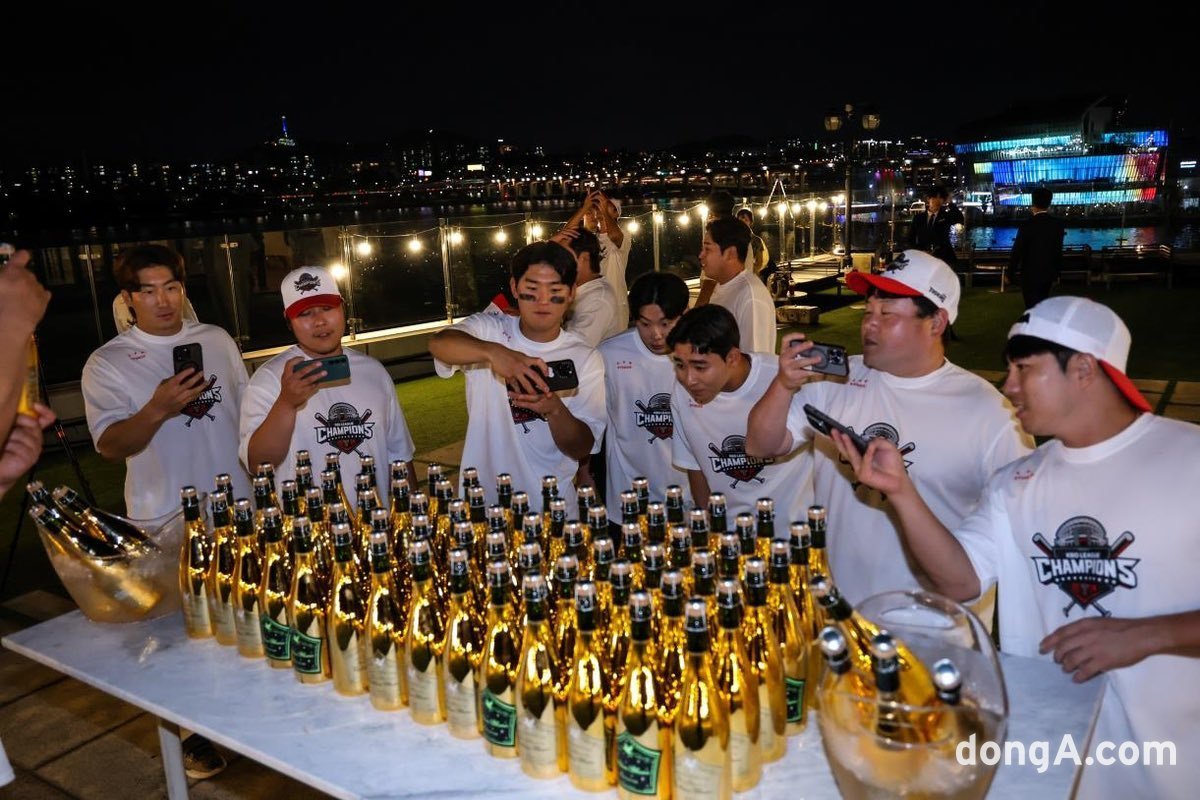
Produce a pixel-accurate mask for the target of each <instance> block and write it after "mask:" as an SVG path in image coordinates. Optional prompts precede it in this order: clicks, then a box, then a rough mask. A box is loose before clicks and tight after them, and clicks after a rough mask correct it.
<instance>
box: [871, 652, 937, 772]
mask: <svg viewBox="0 0 1200 800" xmlns="http://www.w3.org/2000/svg"><path fill="white" fill-rule="evenodd" d="M897 656H898V652H897V647H896V642H895V640H894V639H893V638H892V636H891V634H889V633H888V632H887V631H880V632H879V633H877V634H876V635H875V636H874V637H873V638H872V639H871V657H872V670H873V674H874V677H875V735H876V736H878V737H879V738H880V739H881V740H882V742H881V744H882V745H883V746H884V747H885V748H887V749H904V748H907V747H911V746H912V745H916V744H920V743H922V742H923V741H925V740H926V736H925V734H926V733H927V731H924V730H922V729H921V728H920V727H919V726H918V725H917V724H914V723H915V722H916V721H917V720H914V719H913V717H914V715H913V714H912V713H911V712H909V711H908V710H907V709H905V708H904V698H903V696H902V694H901V677H900V663H899V660H898V658H897Z"/></svg>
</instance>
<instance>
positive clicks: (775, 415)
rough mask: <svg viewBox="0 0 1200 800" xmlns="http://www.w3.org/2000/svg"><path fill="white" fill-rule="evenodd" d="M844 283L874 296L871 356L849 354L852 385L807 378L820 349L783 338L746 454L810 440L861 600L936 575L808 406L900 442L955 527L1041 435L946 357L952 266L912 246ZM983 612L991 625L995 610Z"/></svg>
mask: <svg viewBox="0 0 1200 800" xmlns="http://www.w3.org/2000/svg"><path fill="white" fill-rule="evenodd" d="M846 282H847V285H848V286H849V287H850V288H851V289H853V290H854V291H856V292H859V293H860V294H865V295H867V301H866V311H865V312H864V313H863V318H862V345H863V354H862V356H854V357H852V358H851V359H850V375H849V379H848V381H847V382H846V383H844V384H838V383H834V382H831V381H824V382H819V383H816V382H814V383H809V381H810V380H811V379H812V378H813V377H815V374H814V373H813V372H811V371H810V370H809V369H808V367H809V366H811V365H812V364H814V363H816V361H817V359H815V358H810V357H808V355H807V353H808V349H809V348H810V347H811V344H809V343H808V342H806V341H805V337H804V336H803V335H802V334H791V335H789V336H786V337H784V340H783V347H782V349H781V353H780V356H779V372H778V374H777V375H776V377H775V380H774V381H773V382H772V384H771V386H770V387H769V388H768V389H767V391H766V393H765V394H764V395H763V397H762V399H760V400H759V401H758V403H757V404H756V405H755V407H754V409H753V410H751V412H750V418H749V426H748V431H747V435H746V452H747V453H750V454H751V455H755V456H759V457H778V456H780V455H782V454H783V453H789V452H791V451H792V450H794V449H795V448H796V447H797V446H798V445H800V444H804V443H806V442H808V441H809V440H812V442H813V448H814V454H813V455H814V458H815V459H816V463H815V464H814V470H813V495H814V497H815V498H816V501H817V502H818V503H823V504H825V505H826V506H827V507H828V511H829V521H828V543H827V547H828V550H829V558H830V564H831V569H832V571H833V576H832V577H833V579H834V581H835V582H837V584H838V587H839V589H841V591H842V594H843V595H844V596H845V597H846V598H847V599H848V600H850V602H852V603H857V602H859V601H861V600H863V599H864V598H866V597H869V596H870V595H873V594H876V593H878V592H883V591H889V590H893V589H910V588H917V587H918V586H920V585H922V584H924V583H926V582H925V581H924V579H923V576H922V575H921V572H920V570H919V569H916V570H914V569H913V566H912V564H911V559H910V556H909V554H908V552H907V549H906V548H905V546H904V544H903V541H902V539H901V537H900V535H899V532H898V530H897V525H896V520H895V512H894V510H893V509H892V508H891V504H890V502H889V500H888V498H886V497H885V496H883V495H882V494H881V493H879V492H876V491H872V490H871V489H870V488H869V487H867V486H863V485H861V484H860V483H859V482H858V481H856V480H855V479H854V474H853V472H852V470H851V469H850V467H849V465H848V464H847V463H846V461H845V459H842V458H840V457H839V455H838V453H837V450H836V448H835V447H834V445H833V442H831V441H830V440H829V439H828V438H827V437H825V436H816V437H815V438H814V436H813V434H814V431H813V429H812V428H811V427H810V426H809V425H808V421H807V417H806V416H805V413H804V410H803V407H804V405H805V404H806V403H808V404H811V405H813V406H814V407H816V408H817V409H819V410H821V411H823V412H825V413H826V414H828V415H830V416H832V417H833V418H834V419H837V420H838V421H840V422H842V423H843V424H845V425H848V426H849V427H851V428H853V429H854V430H855V431H856V432H858V433H859V434H861V435H862V436H863V437H865V438H871V437H883V438H885V439H888V440H889V441H891V442H893V443H894V444H895V445H896V446H897V447H898V448H900V450H901V451H902V452H903V453H904V459H905V461H906V462H907V464H908V466H909V469H910V470H911V472H912V475H913V480H914V481H916V482H917V483H918V485H919V486H920V488H921V490H922V491H923V492H924V493H925V495H926V496H927V497H929V498H930V499H931V505H932V506H933V508H934V510H935V513H936V514H937V517H938V518H939V519H940V520H942V521H943V522H944V523H946V524H947V525H955V524H957V523H958V522H959V521H961V520H962V519H963V518H964V517H965V516H966V515H967V514H968V512H970V510H971V508H972V507H973V506H974V504H975V501H976V500H977V499H978V497H979V493H980V492H981V491H982V489H983V487H984V485H985V484H986V483H987V479H988V477H989V476H990V475H991V474H992V472H993V471H994V470H996V469H998V468H999V467H1001V466H1003V465H1005V464H1007V463H1008V462H1009V461H1012V460H1013V459H1014V458H1017V457H1019V456H1022V455H1025V454H1026V453H1028V452H1029V450H1030V449H1031V447H1032V441H1031V440H1030V439H1029V438H1028V437H1027V436H1026V435H1024V434H1023V433H1022V432H1021V430H1020V428H1019V426H1018V425H1017V423H1016V421H1015V420H1014V418H1013V411H1012V407H1011V406H1010V405H1009V404H1008V403H1006V402H1005V400H1004V398H1003V397H1002V396H1001V395H1000V393H999V392H997V391H996V389H995V387H993V386H992V385H991V384H989V383H988V382H987V381H985V380H983V379H982V378H980V377H979V376H977V375H974V374H972V373H970V372H968V371H967V370H964V369H962V368H961V367H958V366H956V365H954V364H952V363H950V362H949V361H947V360H946V350H945V345H944V339H945V336H946V333H947V330H948V329H949V326H950V325H951V323H953V322H954V320H955V319H956V318H957V317H958V301H959V295H960V293H961V289H960V286H959V282H958V276H957V275H955V274H954V272H953V270H951V269H950V267H948V266H947V265H946V264H945V262H943V261H941V260H940V259H937V258H934V257H933V256H931V255H929V254H928V253H922V252H920V251H917V250H906V251H904V252H903V253H901V254H899V255H898V256H897V257H896V258H895V259H894V260H893V261H892V263H891V264H890V265H889V266H888V269H887V270H886V271H884V272H883V273H882V274H879V275H873V274H870V273H862V272H852V273H850V275H849V276H848V277H847V281H846ZM806 384H807V385H806ZM801 387H803V389H801ZM980 613H981V615H982V616H983V618H984V619H985V620H987V621H990V620H991V613H990V609H986V608H982V609H980Z"/></svg>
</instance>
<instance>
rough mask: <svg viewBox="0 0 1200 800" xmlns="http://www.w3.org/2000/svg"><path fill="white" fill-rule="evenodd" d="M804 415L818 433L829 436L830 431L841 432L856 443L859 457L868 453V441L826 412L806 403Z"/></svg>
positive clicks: (855, 446) (855, 447)
mask: <svg viewBox="0 0 1200 800" xmlns="http://www.w3.org/2000/svg"><path fill="white" fill-rule="evenodd" d="M804 415H805V416H806V417H808V424H809V425H811V426H812V427H813V430H815V431H817V432H818V433H823V434H825V435H826V436H828V435H829V431H830V430H835V431H841V432H842V433H844V434H845V435H846V436H847V437H849V438H850V441H851V442H853V443H854V449H855V450H857V451H858V454H859V455H864V454H865V453H866V452H867V440H866V439H864V438H863V437H862V436H861V435H859V434H857V433H855V432H854V431H852V430H850V429H849V428H847V427H846V426H845V425H843V424H842V423H840V422H838V421H837V420H836V419H834V418H833V417H831V416H829V415H828V414H826V413H825V412H824V411H821V410H819V409H817V408H814V407H813V406H812V405H811V404H809V403H805V404H804Z"/></svg>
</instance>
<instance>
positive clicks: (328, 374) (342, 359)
mask: <svg viewBox="0 0 1200 800" xmlns="http://www.w3.org/2000/svg"><path fill="white" fill-rule="evenodd" d="M312 364H321V365H322V367H323V368H324V370H325V377H324V378H321V380H319V381H317V383H337V382H338V381H348V380H350V359H349V358H347V357H346V354H345V353H342V354H341V355H338V356H325V357H324V358H317V359H313V360H312V361H301V362H300V363H299V364H297V365H296V366H294V367H292V372H299V371H300V370H303V369H308V367H309V366H310V365H312Z"/></svg>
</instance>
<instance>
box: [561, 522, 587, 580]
mask: <svg viewBox="0 0 1200 800" xmlns="http://www.w3.org/2000/svg"><path fill="white" fill-rule="evenodd" d="M563 555H568V556H572V557H574V559H575V564H576V566H577V567H578V569H579V574H581V575H590V574H591V572H590V571H589V565H590V562H591V560H592V549H591V548H590V547H589V546H588V541H587V534H586V533H585V532H584V528H583V523H581V522H576V521H575V520H572V521H570V522H568V523H567V524H565V525H563ZM554 563H555V564H557V563H558V562H557V561H555V562H554Z"/></svg>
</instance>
